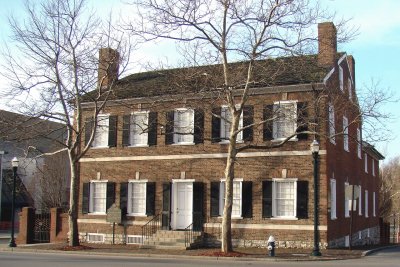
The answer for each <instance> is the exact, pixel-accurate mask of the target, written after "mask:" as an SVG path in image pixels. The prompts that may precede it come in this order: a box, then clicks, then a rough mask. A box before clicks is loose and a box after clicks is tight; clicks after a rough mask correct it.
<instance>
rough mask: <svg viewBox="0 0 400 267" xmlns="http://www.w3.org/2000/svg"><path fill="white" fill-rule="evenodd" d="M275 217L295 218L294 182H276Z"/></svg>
mask: <svg viewBox="0 0 400 267" xmlns="http://www.w3.org/2000/svg"><path fill="white" fill-rule="evenodd" d="M275 189H276V194H275V197H276V199H275V200H276V216H278V217H282V216H285V217H286V216H295V210H294V203H295V199H294V198H295V190H294V182H276V187H275Z"/></svg>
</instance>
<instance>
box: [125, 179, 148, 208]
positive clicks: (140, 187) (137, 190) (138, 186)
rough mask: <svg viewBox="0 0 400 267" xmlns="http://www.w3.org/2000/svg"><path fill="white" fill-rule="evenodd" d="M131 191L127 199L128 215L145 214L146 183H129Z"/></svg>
mask: <svg viewBox="0 0 400 267" xmlns="http://www.w3.org/2000/svg"><path fill="white" fill-rule="evenodd" d="M131 186H132V190H131V195H130V198H129V201H130V207H131V210H130V211H129V213H134V214H145V213H146V183H131Z"/></svg>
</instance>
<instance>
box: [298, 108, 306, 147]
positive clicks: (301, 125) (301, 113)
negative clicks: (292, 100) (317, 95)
mask: <svg viewBox="0 0 400 267" xmlns="http://www.w3.org/2000/svg"><path fill="white" fill-rule="evenodd" d="M307 117H308V113H307V103H306V102H299V103H297V129H296V132H297V133H299V132H303V131H307V130H308V124H307ZM307 138H308V134H306V133H301V134H298V135H297V139H299V140H307Z"/></svg>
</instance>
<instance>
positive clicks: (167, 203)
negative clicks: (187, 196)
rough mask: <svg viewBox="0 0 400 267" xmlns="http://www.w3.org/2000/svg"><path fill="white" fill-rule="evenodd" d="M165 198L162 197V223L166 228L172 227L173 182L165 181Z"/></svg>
mask: <svg viewBox="0 0 400 267" xmlns="http://www.w3.org/2000/svg"><path fill="white" fill-rule="evenodd" d="M162 196H163V199H162V216H161V217H162V218H161V224H162V228H163V229H164V230H169V228H170V216H171V183H163V195H162Z"/></svg>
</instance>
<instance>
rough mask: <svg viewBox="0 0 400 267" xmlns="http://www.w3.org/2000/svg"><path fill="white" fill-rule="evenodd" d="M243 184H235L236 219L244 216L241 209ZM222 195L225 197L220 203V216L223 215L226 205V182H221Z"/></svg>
mask: <svg viewBox="0 0 400 267" xmlns="http://www.w3.org/2000/svg"><path fill="white" fill-rule="evenodd" d="M241 183H242V182H233V192H232V193H233V202H232V216H234V217H240V216H242V214H241V209H242V208H241V207H242V199H241V191H242V189H241ZM220 190H221V193H220V194H221V195H222V196H223V197H222V198H221V200H220V201H221V203H220V215H222V214H223V209H224V205H225V182H221V187H220Z"/></svg>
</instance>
